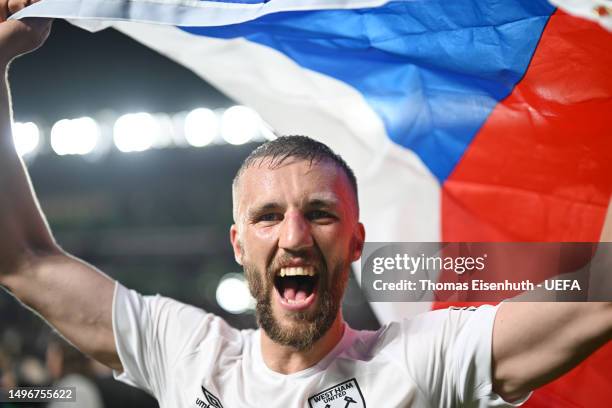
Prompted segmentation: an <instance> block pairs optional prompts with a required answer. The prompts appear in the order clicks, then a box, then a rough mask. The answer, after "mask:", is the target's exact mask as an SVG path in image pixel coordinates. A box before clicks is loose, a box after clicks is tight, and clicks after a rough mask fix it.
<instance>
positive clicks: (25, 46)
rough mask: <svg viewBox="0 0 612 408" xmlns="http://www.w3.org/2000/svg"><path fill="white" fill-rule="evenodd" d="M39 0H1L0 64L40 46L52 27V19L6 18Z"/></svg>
mask: <svg viewBox="0 0 612 408" xmlns="http://www.w3.org/2000/svg"><path fill="white" fill-rule="evenodd" d="M37 1H38V0H0V65H2V66H6V65H7V64H8V63H9V62H10V61H11V60H12V59H14V58H15V57H18V56H20V55H23V54H26V53H28V52H30V51H33V50H35V49H36V48H38V47H40V46H41V45H42V44H43V43H44V42H45V40H46V39H47V37H48V36H49V31H50V29H51V21H52V20H50V19H42V18H31V19H24V20H20V21H15V20H10V21H6V19H7V18H8V17H9V16H10V15H12V14H14V13H16V12H18V11H19V10H21V9H23V8H25V7H27V6H28V5H30V4H32V3H35V2H37Z"/></svg>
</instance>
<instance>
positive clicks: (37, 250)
mask: <svg viewBox="0 0 612 408" xmlns="http://www.w3.org/2000/svg"><path fill="white" fill-rule="evenodd" d="M9 4H11V6H10V7H9ZM20 7H22V6H19V5H17V4H16V2H14V1H13V0H10V2H9V0H0V75H2V78H0V237H1V238H0V285H2V286H3V287H4V288H6V289H8V290H9V291H10V292H11V293H12V294H13V295H14V296H15V297H17V298H18V299H19V300H20V301H21V302H23V303H24V304H25V305H27V306H28V307H30V308H32V309H33V310H34V311H36V312H37V313H39V314H40V315H41V316H42V317H43V318H45V319H46V320H47V321H48V322H49V323H50V324H51V325H52V326H53V327H55V328H56V329H57V330H58V331H59V332H60V333H61V334H62V335H63V336H64V337H66V338H67V339H68V340H69V341H70V342H72V343H73V344H74V345H75V346H76V347H78V348H79V349H80V350H81V351H83V352H85V353H87V354H89V355H91V356H92V357H93V358H95V359H97V360H98V361H100V362H102V363H104V364H106V365H108V366H110V367H112V368H115V369H117V370H121V363H120V362H119V358H118V356H117V352H116V349H115V344H114V337H113V328H112V312H111V311H112V299H113V291H114V282H113V281H112V280H111V279H109V278H108V277H107V276H106V275H104V274H102V273H101V272H99V271H97V270H96V269H95V268H93V267H92V266H90V265H88V264H86V263H84V262H82V261H80V260H78V259H76V258H74V257H72V256H70V255H69V254H67V253H65V252H64V251H62V250H61V249H60V248H59V247H58V246H57V245H56V243H55V241H54V239H53V236H52V235H51V232H50V230H49V228H48V226H47V223H46V221H45V218H44V216H43V214H42V212H41V210H40V208H39V206H38V203H37V201H36V197H35V195H34V191H33V189H32V186H31V184H30V181H29V179H28V175H27V172H26V169H25V167H24V165H23V163H22V161H21V159H20V158H19V156H18V155H17V153H16V150H15V147H14V144H13V138H12V134H11V105H10V98H9V92H8V84H7V82H6V80H5V77H6V75H7V67H8V65H9V63H10V61H11V60H12V59H13V58H15V57H17V56H19V55H21V54H25V53H27V52H30V51H32V50H34V49H36V48H37V47H39V46H40V45H41V44H42V43H43V42H44V40H45V39H46V37H47V35H48V33H49V28H50V24H51V23H50V21H45V20H40V19H36V20H29V21H4V19H5V17H6V15H8V14H10V13H12V12H15V11H17V10H16V9H17V8H20ZM0 324H1V323H0Z"/></svg>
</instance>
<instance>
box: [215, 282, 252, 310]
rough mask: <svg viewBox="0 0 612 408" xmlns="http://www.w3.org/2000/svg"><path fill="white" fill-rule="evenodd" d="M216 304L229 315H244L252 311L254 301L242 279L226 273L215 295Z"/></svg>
mask: <svg viewBox="0 0 612 408" xmlns="http://www.w3.org/2000/svg"><path fill="white" fill-rule="evenodd" d="M216 298H217V303H218V304H219V306H221V307H222V308H223V309H225V310H226V311H228V312H230V313H234V314H239V313H244V312H246V311H247V310H249V309H253V305H254V300H253V298H252V297H251V293H250V292H249V288H248V286H247V283H246V281H245V280H244V277H243V276H242V275H241V274H238V273H228V274H227V275H225V276H223V278H221V282H219V286H217V293H216Z"/></svg>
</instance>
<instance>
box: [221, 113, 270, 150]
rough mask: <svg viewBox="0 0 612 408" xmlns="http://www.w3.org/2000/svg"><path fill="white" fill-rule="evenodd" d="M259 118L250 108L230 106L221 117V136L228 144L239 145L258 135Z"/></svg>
mask: <svg viewBox="0 0 612 408" xmlns="http://www.w3.org/2000/svg"><path fill="white" fill-rule="evenodd" d="M260 126H261V118H260V117H259V115H258V114H257V112H255V111H254V110H253V109H251V108H247V107H246V106H240V105H236V106H232V107H231V108H228V109H227V110H226V111H225V112H223V116H222V117H221V136H222V137H223V139H225V141H226V142H227V143H229V144H233V145H241V144H245V143H247V142H249V141H250V140H252V139H255V138H256V137H257V136H258V135H259V129H260Z"/></svg>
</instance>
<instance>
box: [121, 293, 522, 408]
mask: <svg viewBox="0 0 612 408" xmlns="http://www.w3.org/2000/svg"><path fill="white" fill-rule="evenodd" d="M496 310H497V309H496V308H495V307H492V306H483V307H480V308H478V309H476V308H471V309H445V310H439V311H434V312H429V313H426V314H423V315H420V316H417V317H415V318H412V319H408V320H404V321H402V322H398V323H391V324H389V325H386V326H384V327H382V328H381V329H380V330H378V331H356V330H353V329H351V328H349V327H348V326H346V327H345V330H344V335H343V337H342V339H341V341H340V342H339V343H338V344H337V345H336V347H335V348H334V349H333V350H332V351H331V352H330V353H329V354H328V355H327V356H326V357H325V358H323V359H322V360H321V361H320V362H319V363H318V364H316V365H315V366H313V367H310V368H307V369H305V370H303V371H300V372H297V373H293V374H289V375H284V374H280V373H277V372H275V371H272V370H271V369H270V368H268V367H267V366H266V364H265V362H264V361H263V358H262V355H261V343H260V332H259V330H236V329H234V328H232V327H230V326H229V325H228V324H227V323H226V322H225V321H224V320H223V319H221V318H219V317H217V316H215V315H212V314H210V313H206V312H204V311H203V310H201V309H198V308H195V307H193V306H188V305H185V304H183V303H180V302H177V301H175V300H172V299H168V298H165V297H161V296H141V295H140V294H138V293H136V292H134V291H132V290H128V289H126V288H125V287H123V286H121V285H119V284H117V287H116V290H115V299H114V305H113V326H114V332H115V341H116V344H117V351H118V353H119V357H120V359H121V363H122V364H123V370H124V371H123V373H121V374H120V375H118V376H117V378H118V379H120V380H122V381H124V382H126V383H128V384H131V385H134V386H136V387H139V388H142V389H144V390H146V391H148V392H149V393H151V394H152V395H154V396H155V397H156V398H157V399H158V401H159V404H160V407H161V408H171V407H181V408H198V407H200V408H221V407H223V408H246V407H253V408H261V407H279V408H361V407H370V408H376V407H379V408H393V407H402V408H404V407H436V408H437V407H458V406H461V407H490V406H512V405H511V404H507V403H505V402H504V401H503V400H502V399H501V398H500V397H499V396H497V395H496V394H494V393H493V391H492V385H491V338H492V330H493V321H494V318H495V312H496Z"/></svg>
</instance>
